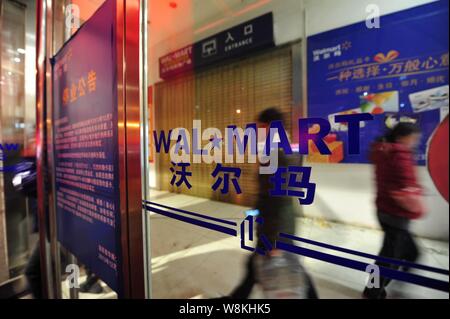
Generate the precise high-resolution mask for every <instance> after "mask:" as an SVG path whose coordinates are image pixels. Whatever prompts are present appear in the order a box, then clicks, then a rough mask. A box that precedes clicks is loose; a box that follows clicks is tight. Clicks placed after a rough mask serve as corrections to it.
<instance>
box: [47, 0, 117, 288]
mask: <svg viewBox="0 0 450 319" xmlns="http://www.w3.org/2000/svg"><path fill="white" fill-rule="evenodd" d="M115 21H116V8H115V1H106V3H105V4H104V5H103V6H102V7H101V8H100V9H99V10H98V11H97V12H96V13H95V14H94V15H93V16H92V17H91V18H90V19H89V21H87V22H86V23H85V24H84V25H83V26H82V27H81V28H80V30H79V31H78V32H77V33H76V34H75V35H74V36H73V37H72V38H71V39H70V40H69V41H68V42H67V43H66V44H65V46H64V47H63V48H62V49H61V50H60V51H59V52H58V54H57V55H56V56H55V57H54V58H53V60H52V64H53V92H54V93H53V94H54V96H53V97H54V113H53V129H54V147H55V165H54V166H55V171H54V176H55V182H56V185H55V186H56V189H55V196H56V211H57V228H58V240H59V241H60V242H61V244H62V245H63V246H64V247H65V248H67V249H68V250H69V251H70V252H71V253H73V254H74V255H75V256H76V257H77V258H78V261H79V263H82V264H84V265H85V266H86V268H87V269H89V270H91V271H92V272H94V273H95V274H96V275H98V276H99V277H100V278H101V279H102V280H103V281H105V282H106V283H107V284H108V285H109V286H110V287H111V288H112V289H113V290H115V291H117V292H119V293H120V290H121V288H120V285H119V283H120V282H121V281H120V280H119V276H120V273H121V270H120V269H121V266H120V265H121V252H120V214H119V208H120V206H119V205H120V203H119V195H120V193H119V172H118V160H119V157H118V118H117V107H118V106H117V80H116V79H117V63H116V43H115V38H116V36H115V32H116V22H115Z"/></svg>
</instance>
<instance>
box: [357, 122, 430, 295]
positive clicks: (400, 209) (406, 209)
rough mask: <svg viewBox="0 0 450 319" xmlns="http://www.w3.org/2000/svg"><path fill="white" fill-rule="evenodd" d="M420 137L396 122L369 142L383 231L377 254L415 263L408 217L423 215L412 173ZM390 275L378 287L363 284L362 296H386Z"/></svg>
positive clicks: (416, 252)
mask: <svg viewBox="0 0 450 319" xmlns="http://www.w3.org/2000/svg"><path fill="white" fill-rule="evenodd" d="M420 138H421V132H420V129H419V128H418V127H417V126H416V125H415V124H412V123H399V124H397V126H395V127H394V128H393V129H392V130H390V131H389V132H388V133H387V134H386V135H385V136H384V137H382V138H381V139H379V140H378V141H376V142H375V143H374V144H373V145H372V149H371V154H370V159H371V161H372V162H373V163H374V165H375V176H376V186H377V196H376V206H377V217H378V220H379V223H380V225H381V228H382V229H383V231H384V241H383V246H382V248H381V251H380V253H379V256H380V257H386V258H392V259H397V260H404V261H409V262H414V261H416V260H417V258H418V257H419V250H418V248H417V245H416V244H415V242H414V239H413V237H412V235H411V233H410V232H409V225H410V222H411V220H414V219H418V218H420V217H422V216H423V214H424V206H423V204H422V198H421V195H422V189H421V186H420V185H419V183H418V181H417V177H416V172H415V160H414V150H415V148H416V147H417V146H418V144H419V142H420ZM375 264H376V265H378V266H382V267H387V268H393V269H398V268H399V267H398V266H396V265H391V264H387V263H383V262H376V263H375ZM389 282H390V279H389V278H384V277H381V278H380V285H379V287H373V288H369V287H366V289H365V290H364V293H363V296H364V297H365V298H368V299H385V298H386V295H387V294H386V289H385V288H386V286H387V285H388V284H389Z"/></svg>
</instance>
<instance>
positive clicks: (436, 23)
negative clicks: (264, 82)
mask: <svg viewBox="0 0 450 319" xmlns="http://www.w3.org/2000/svg"><path fill="white" fill-rule="evenodd" d="M448 88H449V86H448V1H437V2H433V3H431V4H427V5H423V6H420V7H415V8H412V9H408V10H404V11H401V12H398V13H394V14H389V15H385V16H381V17H380V27H379V28H368V27H367V26H366V23H365V22H361V23H357V24H353V25H349V26H346V27H342V28H339V29H335V30H332V31H329V32H324V33H320V34H317V35H314V36H311V37H309V38H308V117H321V118H327V119H330V121H331V122H332V118H334V117H335V116H336V115H344V114H359V113H371V114H373V115H374V117H375V120H374V121H371V122H368V123H364V124H363V126H362V127H361V133H360V134H361V153H360V154H359V155H350V154H348V151H347V148H348V145H346V142H345V141H346V140H347V138H346V135H347V126H346V125H345V123H333V122H332V131H333V134H330V136H328V137H327V144H328V146H329V148H330V149H331V150H332V155H328V156H323V155H320V154H319V153H318V151H317V149H315V147H314V145H310V155H309V156H308V160H309V161H310V162H319V163H368V162H369V160H368V153H369V148H370V144H371V143H372V142H373V141H374V140H375V139H376V138H378V137H380V136H381V135H383V133H384V132H385V131H386V129H387V128H389V127H392V126H393V125H395V124H396V123H397V122H399V121H410V122H416V123H417V124H418V125H420V127H421V129H422V133H423V138H422V142H421V145H420V147H419V149H418V153H417V160H418V163H419V164H420V165H424V164H425V163H426V151H427V143H428V140H429V138H430V136H431V135H432V133H433V132H434V130H435V128H436V127H437V125H438V124H439V123H440V122H441V121H442V120H443V119H444V118H445V116H446V114H448V104H449V102H448V101H449V100H448ZM312 130H314V128H312Z"/></svg>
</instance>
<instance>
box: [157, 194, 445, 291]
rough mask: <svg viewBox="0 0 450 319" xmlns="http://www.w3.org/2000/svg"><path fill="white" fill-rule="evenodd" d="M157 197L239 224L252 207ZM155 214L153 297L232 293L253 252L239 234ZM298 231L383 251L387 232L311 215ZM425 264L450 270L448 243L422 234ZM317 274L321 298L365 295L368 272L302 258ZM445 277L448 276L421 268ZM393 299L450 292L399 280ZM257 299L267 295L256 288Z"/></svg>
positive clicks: (310, 236) (299, 221)
mask: <svg viewBox="0 0 450 319" xmlns="http://www.w3.org/2000/svg"><path fill="white" fill-rule="evenodd" d="M151 194H152V201H154V202H156V203H159V204H164V205H167V206H170V207H176V208H182V209H184V210H188V211H191V212H196V213H200V214H205V215H209V216H214V217H216V218H221V219H227V220H234V221H236V222H237V223H238V224H239V223H240V222H241V221H242V219H243V217H244V212H245V210H246V209H247V208H245V207H241V206H236V205H231V204H226V203H221V202H213V201H209V200H206V199H203V198H197V197H192V196H186V195H175V194H169V193H164V192H156V191H152V192H151ZM149 216H150V225H151V226H150V227H151V228H150V234H151V235H150V236H151V247H152V249H151V266H152V294H153V296H152V297H153V298H195V297H197V298H214V297H219V296H224V295H227V294H229V293H230V291H231V290H232V289H233V287H235V286H236V285H237V284H238V283H239V280H240V279H241V278H242V276H243V275H244V267H245V262H246V260H247V258H248V256H249V252H247V251H245V250H243V249H241V248H240V241H239V239H238V238H237V237H230V236H229V235H226V234H221V233H217V232H214V231H211V230H208V229H204V228H200V227H197V226H194V225H190V224H187V223H183V222H181V221H177V220H173V219H170V218H167V217H164V216H161V215H156V214H153V213H150V214H149ZM296 223H297V225H296V226H297V233H296V235H298V236H300V237H304V238H308V239H312V240H315V241H319V242H324V243H329V244H332V245H335V246H340V247H345V248H349V249H353V250H358V251H361V252H365V253H370V254H377V252H378V250H379V248H380V245H381V241H382V233H381V232H380V231H378V230H374V229H365V228H357V227H354V226H349V225H343V224H337V223H331V222H327V221H324V220H313V219H309V218H298V219H297V222H296ZM417 244H418V245H419V247H420V250H421V253H422V255H421V258H420V260H419V261H418V263H420V264H425V265H429V266H434V267H438V268H444V269H448V268H449V257H448V256H449V246H448V242H439V241H435V240H429V239H423V238H417ZM302 246H304V247H307V248H313V249H315V250H318V251H324V252H328V253H333V254H335V255H339V256H344V257H347V258H352V259H355V260H360V261H364V262H367V263H371V262H372V260H369V259H365V258H361V257H357V256H353V255H348V254H345V253H340V252H336V251H330V250H327V249H324V248H320V247H317V246H310V245H306V244H303V245H302ZM301 260H302V262H303V264H304V265H305V267H306V268H307V271H308V272H309V273H310V274H311V275H312V277H313V280H314V282H315V285H316V287H317V290H318V293H319V297H320V298H361V291H362V289H363V288H364V285H365V282H366V280H367V276H366V274H365V273H364V272H360V271H356V270H352V269H349V268H344V267H341V266H336V265H334V264H330V263H326V262H323V261H319V260H314V259H311V258H301ZM417 273H420V274H422V275H425V276H428V277H432V278H437V279H441V280H445V281H447V282H448V276H443V275H436V274H433V273H429V272H423V271H417ZM388 295H389V297H390V298H446V299H448V298H449V294H448V293H443V292H440V291H437V290H433V289H429V288H425V287H421V286H417V285H412V284H407V283H401V282H393V283H392V284H391V286H389V290H388ZM251 297H252V298H261V297H263V295H262V292H261V291H260V289H259V288H258V287H256V288H255V289H254V291H253V293H252V296H251Z"/></svg>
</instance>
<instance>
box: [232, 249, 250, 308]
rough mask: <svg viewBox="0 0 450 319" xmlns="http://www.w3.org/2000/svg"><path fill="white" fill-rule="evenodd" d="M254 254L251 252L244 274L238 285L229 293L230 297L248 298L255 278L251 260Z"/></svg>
mask: <svg viewBox="0 0 450 319" xmlns="http://www.w3.org/2000/svg"><path fill="white" fill-rule="evenodd" d="M254 258H255V254H252V255H251V256H250V258H249V259H248V261H247V268H246V275H245V277H244V279H243V280H242V281H241V283H240V284H239V286H238V287H236V288H235V289H234V290H233V292H232V293H231V295H230V297H231V298H232V299H248V297H249V296H250V294H251V292H252V289H253V286H254V285H255V283H256V279H255V269H254V266H253V261H254Z"/></svg>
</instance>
